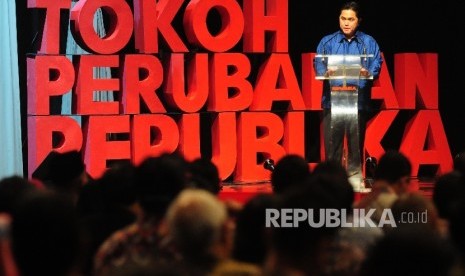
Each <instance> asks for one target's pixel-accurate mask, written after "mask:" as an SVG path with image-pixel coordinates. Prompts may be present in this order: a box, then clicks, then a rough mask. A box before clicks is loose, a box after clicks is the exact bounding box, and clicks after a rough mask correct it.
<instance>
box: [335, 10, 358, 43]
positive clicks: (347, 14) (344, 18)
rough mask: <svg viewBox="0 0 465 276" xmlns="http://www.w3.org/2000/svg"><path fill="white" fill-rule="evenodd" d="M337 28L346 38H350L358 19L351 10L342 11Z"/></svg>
mask: <svg viewBox="0 0 465 276" xmlns="http://www.w3.org/2000/svg"><path fill="white" fill-rule="evenodd" d="M339 27H340V28H341V31H342V32H343V33H344V35H345V37H346V38H352V37H353V36H354V34H355V31H356V30H357V27H358V17H357V14H356V13H355V12H354V11H353V10H342V11H341V14H340V15H339Z"/></svg>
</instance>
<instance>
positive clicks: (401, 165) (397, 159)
mask: <svg viewBox="0 0 465 276" xmlns="http://www.w3.org/2000/svg"><path fill="white" fill-rule="evenodd" d="M411 173H412V164H411V163H410V160H409V159H408V158H407V157H406V156H405V155H404V154H402V153H401V152H398V151H395V150H389V151H387V152H386V153H385V154H384V155H383V156H381V158H380V159H379V163H378V167H377V168H376V171H375V180H386V181H387V182H389V183H390V184H394V183H396V182H397V181H399V180H400V179H401V178H402V177H404V176H410V174H411Z"/></svg>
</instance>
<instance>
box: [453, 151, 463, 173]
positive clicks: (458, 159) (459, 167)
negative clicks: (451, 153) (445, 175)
mask: <svg viewBox="0 0 465 276" xmlns="http://www.w3.org/2000/svg"><path fill="white" fill-rule="evenodd" d="M454 170H455V171H459V172H460V173H461V174H462V175H465V152H461V153H459V154H457V155H456V156H455V158H454Z"/></svg>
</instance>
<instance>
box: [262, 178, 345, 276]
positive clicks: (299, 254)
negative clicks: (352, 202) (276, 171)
mask: <svg viewBox="0 0 465 276" xmlns="http://www.w3.org/2000/svg"><path fill="white" fill-rule="evenodd" d="M309 181H312V180H311V179H307V182H309ZM339 206H340V203H339V202H337V200H336V199H335V198H334V197H333V196H332V195H330V194H329V193H328V191H327V190H325V189H323V188H322V187H321V185H315V184H313V183H306V184H305V185H303V186H301V187H298V188H295V189H293V190H290V191H289V192H287V193H285V194H283V195H279V197H278V202H277V208H276V210H277V214H279V216H280V217H279V218H276V214H273V217H274V218H276V219H277V222H278V225H277V226H278V227H277V226H276V225H275V223H274V222H273V220H272V219H270V223H269V226H268V227H269V228H270V231H271V247H270V252H271V254H269V256H268V259H272V260H276V262H277V264H275V266H276V267H274V268H271V270H280V269H282V268H283V267H284V268H291V269H292V270H296V271H301V272H302V273H304V275H314V274H315V270H318V269H319V268H320V265H319V263H318V255H319V254H320V252H321V250H322V246H323V245H324V244H325V243H327V242H328V241H329V240H331V239H332V238H333V237H334V234H335V233H336V230H337V228H336V227H325V226H324V225H321V224H320V225H319V226H320V227H317V226H316V224H318V223H324V221H325V218H324V217H322V214H324V213H325V211H324V210H325V209H329V208H330V209H333V208H338V207H339ZM285 210H304V211H309V210H311V213H310V211H309V212H308V214H307V216H308V218H307V219H305V220H303V221H300V223H299V224H298V225H294V224H293V225H292V226H291V227H280V225H279V222H282V221H283V220H281V216H282V215H283V213H282V212H283V211H285ZM288 215H289V213H288ZM290 216H292V214H291V215H290ZM323 216H324V215H323ZM270 218H271V217H270ZM275 222H276V221H275ZM310 222H311V223H312V224H313V225H312V224H311V223H310ZM267 270H269V268H267ZM276 275H279V274H276Z"/></svg>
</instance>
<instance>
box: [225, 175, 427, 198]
mask: <svg viewBox="0 0 465 276" xmlns="http://www.w3.org/2000/svg"><path fill="white" fill-rule="evenodd" d="M365 186H366V187H369V184H365ZM433 188H434V180H433V179H418V178H412V179H411V182H410V189H409V190H410V191H413V192H419V193H421V194H423V195H424V196H426V197H428V198H431V197H432V195H433ZM370 191H371V189H369V188H367V189H365V190H364V191H361V192H357V193H356V194H355V200H358V199H360V198H362V197H363V196H364V195H366V194H368V193H370ZM272 192H273V189H272V187H271V183H270V182H269V181H261V182H243V183H237V182H236V183H223V189H222V190H221V192H220V194H219V197H220V198H221V199H223V200H235V201H238V202H240V203H245V202H247V200H249V199H250V198H252V197H253V196H254V195H256V194H260V193H272Z"/></svg>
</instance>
